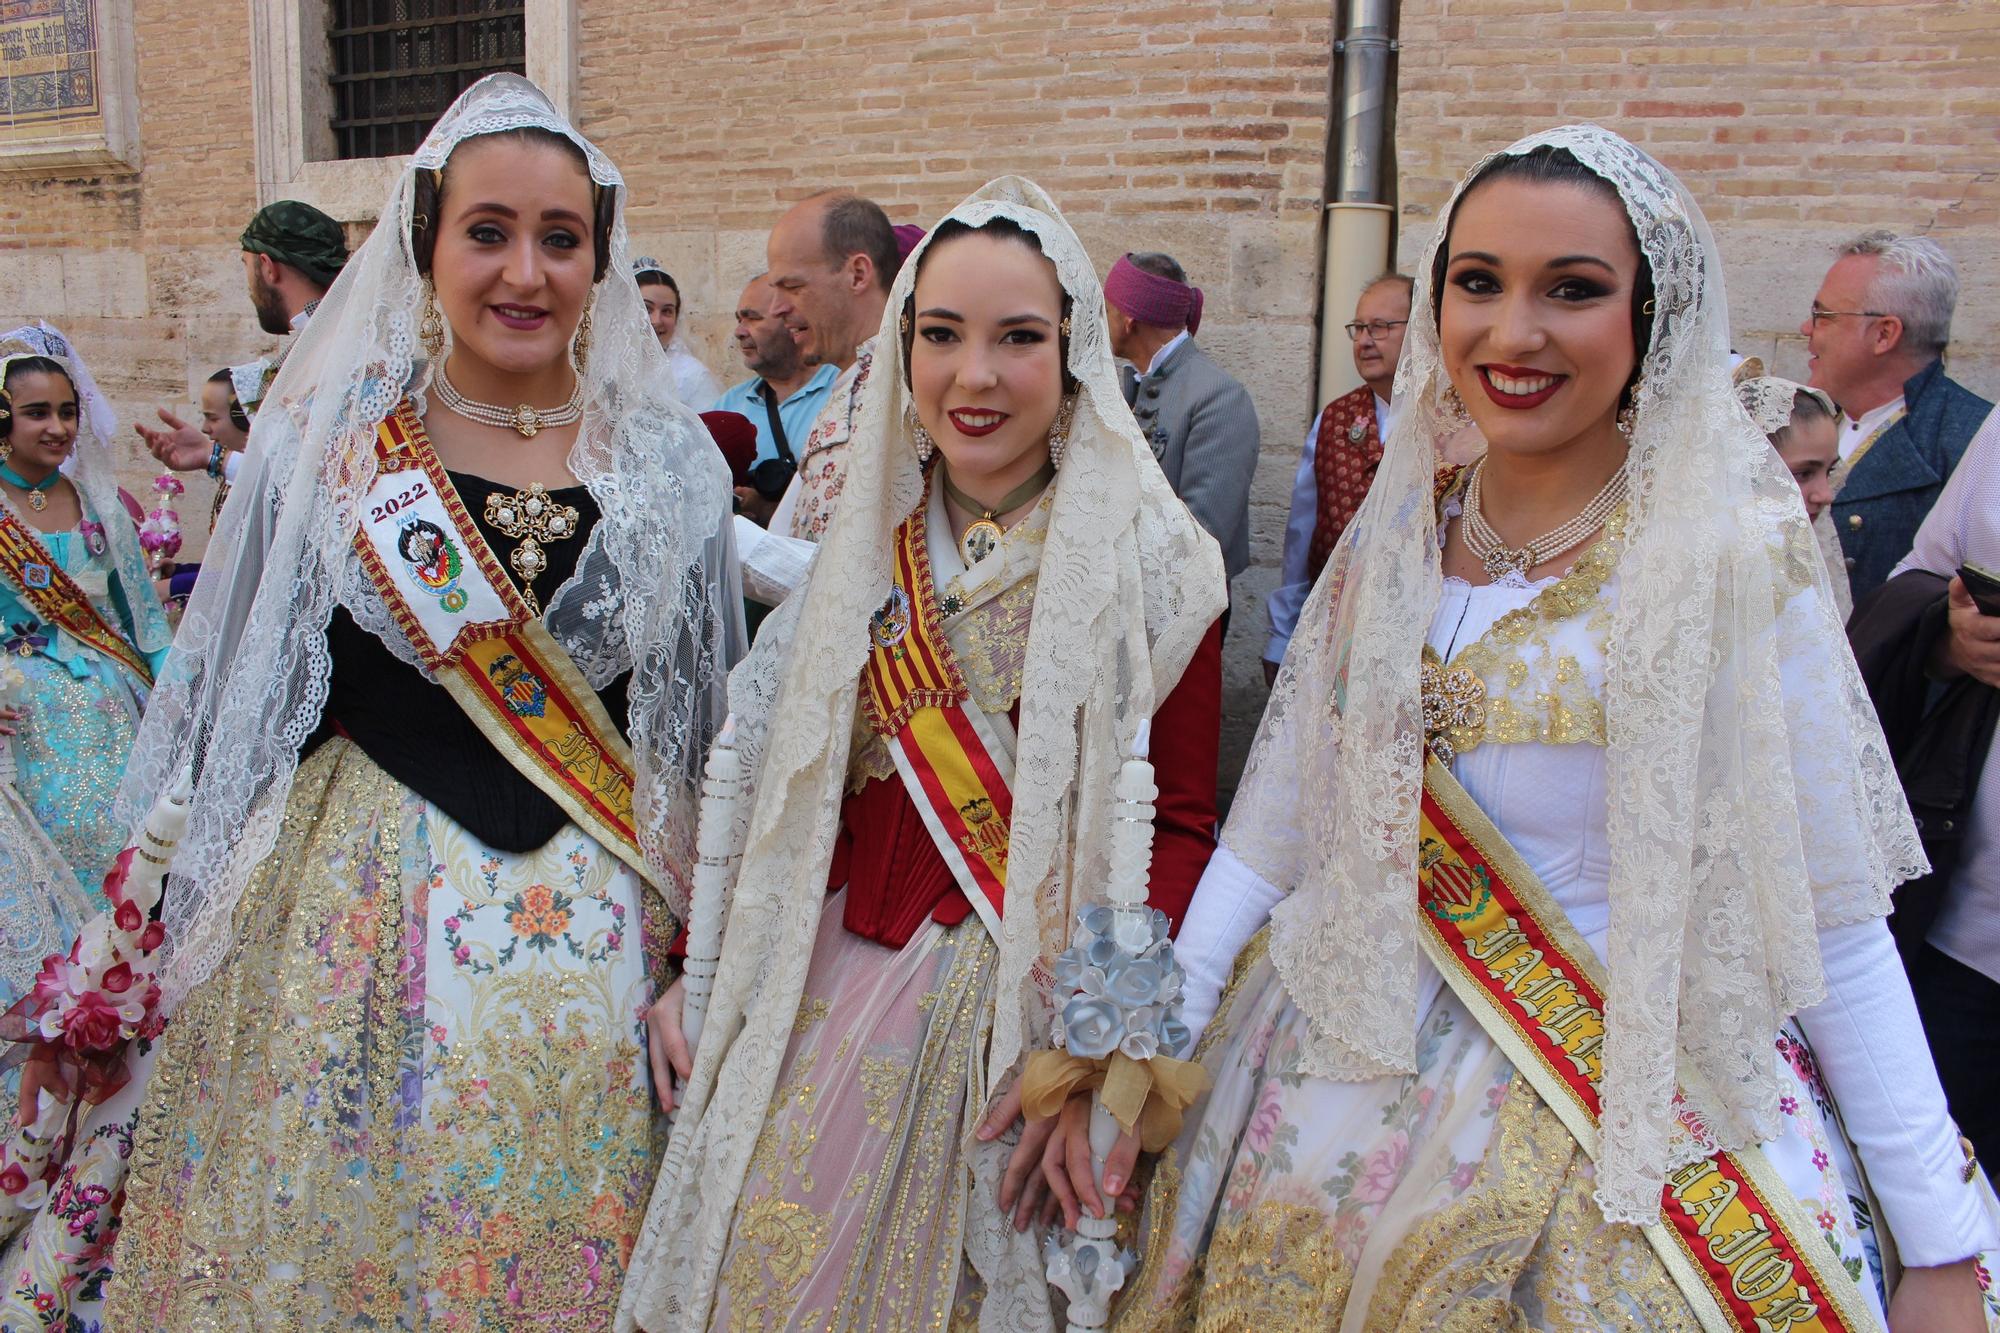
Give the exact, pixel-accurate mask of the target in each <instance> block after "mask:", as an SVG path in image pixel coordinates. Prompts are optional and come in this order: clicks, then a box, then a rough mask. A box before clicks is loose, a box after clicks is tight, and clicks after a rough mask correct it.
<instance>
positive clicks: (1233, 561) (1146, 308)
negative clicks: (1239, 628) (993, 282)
mask: <svg viewBox="0 0 2000 1333" xmlns="http://www.w3.org/2000/svg"><path fill="white" fill-rule="evenodd" d="M1104 300H1105V304H1106V306H1107V307H1108V308H1109V312H1110V331H1111V351H1112V353H1113V354H1114V355H1115V356H1117V357H1118V359H1119V360H1120V361H1122V362H1125V363H1126V365H1125V366H1121V367H1120V373H1119V378H1120V382H1121V383H1122V384H1123V385H1124V389H1125V401H1126V402H1128V403H1130V404H1131V405H1132V413H1133V415H1134V416H1136V417H1137V418H1138V419H1139V430H1140V433H1141V434H1143V435H1144V436H1145V437H1146V440H1147V442H1148V443H1149V444H1151V445H1152V446H1153V456H1154V457H1155V458H1157V459H1159V460H1160V470H1161V471H1163V472H1165V473H1166V474H1167V481H1168V482H1169V483H1171V484H1172V486H1173V488H1174V493H1175V494H1176V495H1178V496H1180V497H1181V500H1182V501H1183V502H1184V503H1186V505H1187V507H1188V509H1189V510H1191V511H1192V512H1193V514H1194V516H1195V518H1196V519H1197V520H1199V521H1200V523H1201V525H1202V526H1203V527H1204V528H1207V529H1208V531H1209V533H1210V534H1211V535H1212V536H1213V537H1214V538H1215V540H1216V542H1217V544H1218V545H1220V546H1221V547H1222V559H1223V564H1224V565H1225V566H1226V567H1227V569H1228V572H1229V577H1230V578H1232V579H1234V578H1235V577H1236V576H1237V575H1238V574H1241V573H1242V572H1243V571H1244V569H1245V568H1247V567H1248V566H1249V564H1250V478H1251V476H1252V474H1254V473H1255V472H1256V470H1257V408H1256V406H1255V404H1253V403H1252V402H1251V401H1250V393H1249V391H1248V390H1247V389H1245V388H1244V387H1243V386H1242V384H1240V383H1238V382H1237V380H1236V379H1235V378H1234V377H1233V376H1231V375H1230V374H1229V372H1227V371H1225V370H1224V369H1222V367H1220V366H1218V365H1216V364H1215V362H1213V361H1211V360H1209V357H1208V354H1207V353H1206V352H1204V351H1203V350H1202V349H1201V347H1200V346H1199V345H1197V344H1196V342H1195V341H1194V334H1195V330H1197V329H1198V328H1200V327H1201V310H1202V295H1201V288H1199V287H1196V286H1193V285H1192V284H1190V283H1189V282H1188V281H1187V274H1186V273H1184V272H1183V271H1182V269H1181V266H1180V265H1179V264H1178V263H1176V262H1174V260H1173V258H1172V257H1171V256H1169V255H1164V254H1156V253H1140V254H1128V255H1125V256H1123V257H1122V258H1120V259H1119V261H1118V262H1117V263H1115V264H1113V265H1112V266H1111V272H1110V274H1109V275H1107V276H1106V278H1105V280H1104ZM1228 624H1229V621H1228V612H1226V611H1225V612H1224V613H1223V628H1224V632H1225V633H1226V632H1227V630H1228Z"/></svg>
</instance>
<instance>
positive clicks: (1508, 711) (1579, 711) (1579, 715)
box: [1424, 505, 1627, 755]
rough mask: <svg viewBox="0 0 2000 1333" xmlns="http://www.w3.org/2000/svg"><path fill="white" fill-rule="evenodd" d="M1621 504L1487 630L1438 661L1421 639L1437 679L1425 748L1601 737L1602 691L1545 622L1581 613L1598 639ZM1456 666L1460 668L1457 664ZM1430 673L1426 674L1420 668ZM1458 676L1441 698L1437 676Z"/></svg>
mask: <svg viewBox="0 0 2000 1333" xmlns="http://www.w3.org/2000/svg"><path fill="white" fill-rule="evenodd" d="M1626 516H1627V510H1626V508H1625V506H1623V505H1621V506H1619V507H1618V508H1617V509H1616V510H1614V511H1613V512H1612V515H1611V517H1610V518H1609V519H1608V520H1606V522H1605V524H1604V535H1603V536H1601V537H1599V538H1598V539H1597V540H1596V541H1595V542H1593V543H1592V544H1591V545H1590V546H1589V547H1588V548H1587V549H1586V550H1585V551H1584V553H1583V554H1582V555H1581V556H1579V557H1577V560H1576V563H1575V564H1573V565H1571V566H1570V568H1569V572H1568V573H1566V574H1564V575H1563V576H1562V577H1561V578H1559V579H1557V580H1556V581H1555V582H1554V583H1552V584H1550V585H1549V586H1548V587H1546V588H1544V589H1542V590H1541V591H1540V592H1539V593H1537V594H1536V595H1535V598H1534V600H1533V601H1531V602H1529V603H1528V604H1527V605H1526V606H1524V607H1521V608H1519V609H1517V610H1513V611H1509V612H1507V613H1506V614H1505V615H1503V616H1501V617H1500V618H1499V619H1497V620H1495V621H1494V622H1493V623H1492V625H1490V626H1489V627H1488V628H1487V630H1486V632H1485V633H1484V634H1482V635H1480V636H1479V638H1477V639H1475V640H1474V641H1473V642H1471V643H1469V644H1467V645H1466V646H1465V647H1463V648H1461V649H1459V650H1458V652H1457V653H1456V654H1454V655H1453V657H1452V659H1451V661H1450V662H1448V663H1441V662H1440V661H1439V659H1438V656H1437V654H1436V653H1435V652H1433V651H1432V650H1431V649H1430V648H1428V647H1426V648H1425V649H1424V659H1425V662H1426V663H1427V664H1428V665H1429V666H1430V668H1431V669H1432V671H1433V672H1434V673H1435V675H1436V677H1437V680H1436V681H1435V682H1434V683H1433V685H1432V686H1431V691H1432V692H1436V693H1437V695H1438V701H1439V704H1440V707H1439V708H1438V709H1437V710H1436V711H1434V710H1433V701H1432V697H1431V692H1427V693H1426V695H1425V698H1424V705H1425V721H1426V730H1427V732H1428V731H1429V730H1430V726H1431V722H1432V719H1433V718H1434V717H1435V718H1436V719H1437V721H1438V723H1439V725H1438V728H1437V730H1436V731H1435V733H1433V734H1432V735H1431V737H1430V741H1431V744H1432V748H1433V749H1436V748H1437V746H1438V744H1439V743H1442V744H1443V745H1444V746H1445V748H1446V750H1447V751H1448V752H1449V753H1451V754H1453V755H1461V754H1465V753H1467V752H1468V751H1471V750H1474V749H1476V748H1478V747H1479V746H1480V745H1482V744H1485V743H1488V742H1491V743H1493V744H1496V745H1516V744H1520V743H1522V742H1528V741H1539V742H1541V743H1542V744H1544V745H1575V744H1585V745H1604V744H1606V743H1607V742H1608V739H1609V736H1608V733H1607V730H1606V727H1605V720H1604V701H1603V700H1602V699H1600V698H1599V697H1598V695H1597V693H1596V691H1594V690H1593V689H1592V688H1591V685H1590V680H1589V678H1588V677H1587V675H1586V674H1585V672H1584V670H1583V668H1582V665H1581V664H1580V663H1579V662H1578V661H1577V659H1576V658H1575V656H1574V655H1572V654H1570V653H1565V652H1561V651H1559V650H1558V649H1557V648H1556V647H1555V645H1554V642H1553V636H1552V633H1551V631H1552V630H1553V629H1554V628H1555V626H1556V625H1558V624H1560V623H1561V622H1563V621H1566V620H1572V619H1575V618H1576V617H1579V616H1582V617H1585V620H1584V627H1585V629H1586V630H1587V631H1588V632H1589V633H1590V634H1591V635H1592V636H1593V637H1595V638H1597V639H1598V640H1599V641H1600V642H1601V641H1602V639H1603V637H1604V635H1605V633H1606V632H1607V631H1608V630H1609V629H1610V626H1611V607H1610V605H1609V603H1607V602H1606V601H1605V599H1604V597H1603V596H1602V593H1603V589H1604V583H1605V581H1606V580H1607V579H1609V578H1610V577H1611V574H1612V571H1614V570H1615V569H1617V567H1618V557H1619V556H1620V554H1622V553H1623V551H1624V549H1625V521H1626ZM1461 672H1463V673H1465V675H1464V677H1460V675H1459V673H1461ZM1425 679H1426V681H1431V680H1432V677H1431V676H1426V678H1425ZM1449 679H1457V680H1458V681H1459V683H1460V685H1461V686H1462V687H1464V688H1461V689H1460V690H1459V691H1458V692H1457V693H1456V696H1455V697H1454V699H1452V700H1451V701H1450V702H1451V703H1453V704H1454V705H1459V706H1456V707H1453V708H1446V707H1443V706H1442V705H1443V704H1444V703H1445V702H1446V701H1445V699H1444V693H1445V691H1444V690H1443V688H1442V687H1443V683H1444V681H1446V680H1449ZM1471 683H1477V684H1478V685H1479V686H1480V687H1482V688H1483V691H1484V693H1483V695H1482V696H1481V697H1480V698H1479V699H1478V701H1477V703H1478V706H1477V707H1476V708H1468V707H1464V706H1462V704H1463V701H1465V700H1466V699H1467V698H1468V697H1469V686H1470V684H1471Z"/></svg>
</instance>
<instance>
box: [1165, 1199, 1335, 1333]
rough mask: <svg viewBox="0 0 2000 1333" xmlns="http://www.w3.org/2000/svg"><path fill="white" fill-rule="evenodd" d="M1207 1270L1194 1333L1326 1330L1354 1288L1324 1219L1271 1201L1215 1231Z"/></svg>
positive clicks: (1298, 1206)
mask: <svg viewBox="0 0 2000 1333" xmlns="http://www.w3.org/2000/svg"><path fill="white" fill-rule="evenodd" d="M1207 1268H1208V1277H1207V1280H1206V1281H1205V1283H1204V1284H1203V1287H1202V1292H1201V1318H1200V1320H1199V1321H1198V1322H1197V1323H1196V1325H1195V1327H1196V1329H1197V1330H1198V1331H1199V1333H1237V1330H1249V1329H1282V1328H1298V1329H1305V1328H1331V1327H1333V1326H1334V1325H1336V1324H1337V1323H1338V1322H1339V1320H1340V1315H1341V1311H1343V1310H1345V1309H1346V1308H1347V1295H1348V1291H1349V1289H1350V1288H1351V1287H1352V1286H1353V1283H1354V1271H1353V1269H1352V1268H1350V1267H1349V1266H1348V1263H1347V1259H1346V1257H1345V1256H1343V1255H1342V1254H1341V1252H1340V1247H1339V1246H1338V1245H1336V1244H1335V1243H1334V1239H1333V1229H1332V1227H1331V1226H1329V1225H1328V1220H1327V1217H1326V1214H1324V1213H1322V1212H1321V1211H1320V1210H1319V1209H1317V1208H1313V1207H1309V1206H1307V1205H1305V1204H1295V1203H1284V1202H1281V1201H1277V1200H1267V1201H1266V1202H1263V1203H1260V1204H1258V1205H1256V1206H1255V1207H1254V1208H1252V1209H1250V1211H1249V1212H1247V1213H1241V1214H1233V1215H1231V1216H1229V1217H1228V1218H1227V1219H1226V1220H1224V1221H1223V1222H1222V1223H1221V1224H1220V1225H1219V1226H1217V1227H1216V1229H1215V1236H1214V1238H1213V1239H1212V1240H1211V1241H1210V1242H1209V1247H1208V1261H1207Z"/></svg>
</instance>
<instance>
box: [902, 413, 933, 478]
mask: <svg viewBox="0 0 2000 1333" xmlns="http://www.w3.org/2000/svg"><path fill="white" fill-rule="evenodd" d="M903 424H904V425H906V426H908V427H909V428H910V443H911V444H912V445H913V446H915V448H916V451H917V463H918V465H919V466H922V465H923V464H926V463H929V462H930V461H931V455H932V454H935V453H936V452H937V441H936V440H935V439H933V438H932V437H931V433H930V431H929V430H927V429H925V427H924V423H923V421H922V420H921V419H919V418H918V416H917V405H916V404H915V403H906V404H904V405H903Z"/></svg>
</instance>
